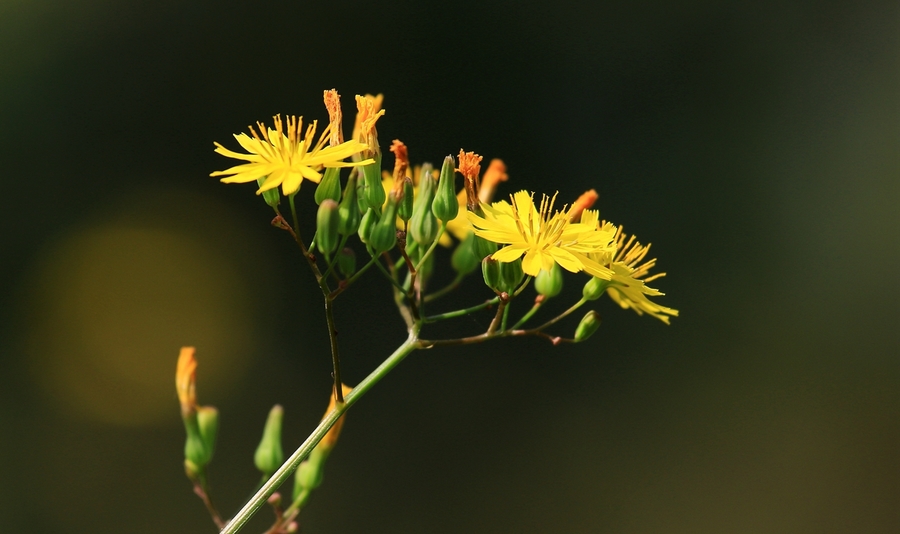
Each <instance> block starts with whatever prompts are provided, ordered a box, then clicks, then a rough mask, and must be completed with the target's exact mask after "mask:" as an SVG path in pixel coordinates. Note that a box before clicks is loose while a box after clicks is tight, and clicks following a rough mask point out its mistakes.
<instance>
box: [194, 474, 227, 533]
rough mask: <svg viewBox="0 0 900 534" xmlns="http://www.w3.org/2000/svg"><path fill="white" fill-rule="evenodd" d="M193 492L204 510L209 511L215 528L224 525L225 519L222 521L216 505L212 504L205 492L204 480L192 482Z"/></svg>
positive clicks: (220, 527)
mask: <svg viewBox="0 0 900 534" xmlns="http://www.w3.org/2000/svg"><path fill="white" fill-rule="evenodd" d="M194 493H196V494H197V497H200V500H202V501H203V504H204V505H205V506H206V510H207V511H208V512H209V516H210V517H211V518H212V520H213V523H215V524H216V528H218V529H219V530H221V529H222V528H223V527H224V526H225V521H222V516H220V515H219V511H218V510H216V507H215V506H214V505H213V502H212V499H211V498H210V496H209V493H208V492H207V488H206V482H205V481H204V482H202V483H201V482H194Z"/></svg>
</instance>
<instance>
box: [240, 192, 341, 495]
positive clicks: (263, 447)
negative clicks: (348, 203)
mask: <svg viewBox="0 0 900 534" xmlns="http://www.w3.org/2000/svg"><path fill="white" fill-rule="evenodd" d="M332 202H333V201H332ZM283 417H284V409H283V408H282V407H281V405H279V404H276V405H275V406H273V407H272V409H271V410H269V416H268V417H267V418H266V426H265V428H263V435H262V440H260V442H259V446H258V447H256V453H255V454H254V455H253V463H255V464H256V468H257V469H259V470H260V471H261V472H262V474H263V476H264V477H266V478H269V477H270V476H272V473H274V472H275V471H276V470H277V469H278V468H279V467H281V464H282V463H283V462H284V451H283V450H282V449H281V420H282V418H283Z"/></svg>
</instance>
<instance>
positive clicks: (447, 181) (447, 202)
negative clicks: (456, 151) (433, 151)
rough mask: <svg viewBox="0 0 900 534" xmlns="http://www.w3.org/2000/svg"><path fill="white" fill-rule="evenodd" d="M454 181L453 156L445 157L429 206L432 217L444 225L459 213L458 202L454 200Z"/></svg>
mask: <svg viewBox="0 0 900 534" xmlns="http://www.w3.org/2000/svg"><path fill="white" fill-rule="evenodd" d="M455 181H456V171H455V162H454V161H453V156H447V157H446V158H444V165H443V166H442V167H441V177H440V179H439V181H438V186H437V192H436V193H435V196H434V202H433V203H432V205H431V211H432V212H433V213H434V216H435V217H437V218H438V219H440V220H441V222H444V223H447V222H450V221H452V220H453V219H455V218H456V215H457V214H458V213H459V201H457V200H456V191H455V190H454V189H455Z"/></svg>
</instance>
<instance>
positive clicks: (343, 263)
mask: <svg viewBox="0 0 900 534" xmlns="http://www.w3.org/2000/svg"><path fill="white" fill-rule="evenodd" d="M337 259H338V270H339V271H340V272H341V274H343V275H344V276H345V277H347V278H350V277H351V276H353V273H355V272H356V253H355V252H353V249H352V248H349V247H344V248H343V249H341V251H340V252H339V253H338V258H337Z"/></svg>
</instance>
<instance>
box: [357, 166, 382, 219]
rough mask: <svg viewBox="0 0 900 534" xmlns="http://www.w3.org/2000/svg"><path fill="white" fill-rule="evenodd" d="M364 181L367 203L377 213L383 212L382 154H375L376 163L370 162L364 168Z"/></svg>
mask: <svg viewBox="0 0 900 534" xmlns="http://www.w3.org/2000/svg"><path fill="white" fill-rule="evenodd" d="M362 173H363V182H364V183H365V192H366V203H367V204H368V205H369V207H370V208H373V209H374V210H375V211H376V212H377V213H381V206H383V205H384V199H385V195H384V187H383V186H382V185H381V154H380V153H379V154H376V155H375V163H370V164H368V165H365V166H364V167H363V168H362Z"/></svg>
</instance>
